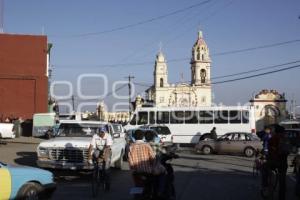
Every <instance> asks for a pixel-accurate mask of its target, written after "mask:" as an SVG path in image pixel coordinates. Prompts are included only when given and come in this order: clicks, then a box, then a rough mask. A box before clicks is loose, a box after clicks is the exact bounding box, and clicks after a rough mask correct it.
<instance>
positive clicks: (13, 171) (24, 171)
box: [0, 162, 56, 200]
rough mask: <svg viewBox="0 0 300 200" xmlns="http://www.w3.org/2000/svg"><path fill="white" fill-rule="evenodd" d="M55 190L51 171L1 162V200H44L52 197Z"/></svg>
mask: <svg viewBox="0 0 300 200" xmlns="http://www.w3.org/2000/svg"><path fill="white" fill-rule="evenodd" d="M55 189H56V184H55V182H54V181H53V174H52V173H51V172H49V171H46V170H42V169H39V168H33V167H24V166H12V165H8V164H4V163H2V162H0V200H8V199H44V198H49V197H51V195H52V193H53V192H54V190H55Z"/></svg>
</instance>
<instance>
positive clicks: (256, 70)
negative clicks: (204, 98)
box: [211, 60, 300, 80]
mask: <svg viewBox="0 0 300 200" xmlns="http://www.w3.org/2000/svg"><path fill="white" fill-rule="evenodd" d="M298 62H300V60H297V61H294V62H288V63H283V64H278V65H272V66H268V67H262V68H257V69H253V70H249V71H244V72H239V73H234V74H228V75H224V76H216V77H212V78H211V79H212V80H215V79H221V78H227V77H231V76H238V75H243V74H248V73H253V72H258V71H262V70H266V69H272V68H277V67H282V66H284V65H289V64H295V63H298Z"/></svg>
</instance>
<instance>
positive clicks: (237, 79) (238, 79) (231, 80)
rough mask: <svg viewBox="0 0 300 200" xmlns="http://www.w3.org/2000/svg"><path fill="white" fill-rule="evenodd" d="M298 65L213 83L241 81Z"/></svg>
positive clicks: (296, 66)
mask: <svg viewBox="0 0 300 200" xmlns="http://www.w3.org/2000/svg"><path fill="white" fill-rule="evenodd" d="M298 67H300V65H295V66H291V67H286V68H283V69H278V70H273V71H269V72H264V73H260V74H255V75H251V76H245V77H241V78H235V79H230V80H225V81H218V82H212V83H211V84H213V85H216V84H221V83H228V82H234V81H240V80H244V79H249V78H254V77H258V76H265V75H268V74H273V73H277V72H282V71H286V70H291V69H294V68H298Z"/></svg>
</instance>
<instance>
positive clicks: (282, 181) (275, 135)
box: [262, 125, 289, 200]
mask: <svg viewBox="0 0 300 200" xmlns="http://www.w3.org/2000/svg"><path fill="white" fill-rule="evenodd" d="M271 134H272V136H271V138H270V139H269V141H268V154H267V156H266V163H265V164H264V165H263V166H262V187H263V191H262V192H263V193H264V191H265V188H266V187H268V177H269V175H270V174H269V172H270V170H271V169H277V170H278V183H279V192H278V195H279V197H278V199H279V200H285V196H286V173H287V168H288V164H287V157H288V154H289V143H288V140H287V139H286V138H285V137H284V127H282V126H279V125H276V126H275V128H274V132H271Z"/></svg>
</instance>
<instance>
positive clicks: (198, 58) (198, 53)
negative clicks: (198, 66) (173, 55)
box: [197, 51, 200, 60]
mask: <svg viewBox="0 0 300 200" xmlns="http://www.w3.org/2000/svg"><path fill="white" fill-rule="evenodd" d="M197 60H200V52H199V51H198V52H197Z"/></svg>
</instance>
